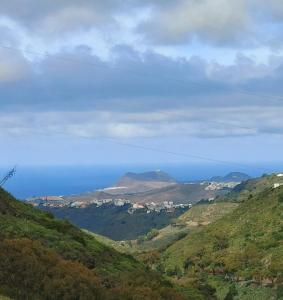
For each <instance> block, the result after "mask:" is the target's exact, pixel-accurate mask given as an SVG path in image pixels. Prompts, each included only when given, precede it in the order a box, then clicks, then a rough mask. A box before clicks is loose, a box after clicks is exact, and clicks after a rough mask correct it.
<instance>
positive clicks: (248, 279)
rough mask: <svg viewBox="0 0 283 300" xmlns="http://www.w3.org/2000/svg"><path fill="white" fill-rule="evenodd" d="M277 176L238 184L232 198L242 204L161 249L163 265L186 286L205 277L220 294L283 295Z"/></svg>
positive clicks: (282, 203)
mask: <svg viewBox="0 0 283 300" xmlns="http://www.w3.org/2000/svg"><path fill="white" fill-rule="evenodd" d="M275 180H276V181H277V180H278V178H275V176H270V177H263V178H260V179H257V180H250V181H248V182H246V183H244V184H242V185H241V186H240V187H237V189H235V190H234V191H233V192H232V193H231V195H230V197H228V198H227V200H230V201H237V202H241V204H240V205H239V206H238V207H237V208H236V209H234V210H233V211H232V212H230V213H228V214H226V215H225V216H224V217H222V218H220V219H218V220H216V221H215V222H213V223H211V224H209V225H207V226H203V227H199V228H198V229H196V230H195V231H193V232H191V233H189V234H188V235H187V236H186V237H184V238H183V239H181V240H179V241H177V242H175V243H173V244H172V245H171V246H170V247H168V248H167V249H166V250H165V251H164V252H163V253H161V258H160V266H159V268H160V269H163V270H164V271H165V273H166V274H167V275H168V276H170V277H171V278H172V279H173V281H177V282H179V283H181V284H183V285H184V286H186V285H188V284H190V283H191V282H193V281H194V280H199V278H202V279H205V281H206V282H208V283H210V284H212V285H214V286H215V287H216V288H217V292H218V298H219V299H224V298H225V296H227V297H232V294H234V296H235V297H234V299H266V300H267V299H280V297H283V292H282V290H283V289H282V283H283V187H279V188H276V189H273V188H272V187H271V186H273V183H274V181H275ZM188 213H189V212H188ZM227 294H228V295H227ZM236 294H237V295H236ZM225 299H226V298H225ZM227 299H233V297H232V298H227Z"/></svg>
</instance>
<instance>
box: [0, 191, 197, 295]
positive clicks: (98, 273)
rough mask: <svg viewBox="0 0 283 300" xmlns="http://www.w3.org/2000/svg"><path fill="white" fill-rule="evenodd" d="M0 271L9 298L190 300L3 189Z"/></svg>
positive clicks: (139, 266) (138, 265) (0, 283)
mask: <svg viewBox="0 0 283 300" xmlns="http://www.w3.org/2000/svg"><path fill="white" fill-rule="evenodd" d="M0 269H1V274H0V295H3V296H7V297H10V298H12V299H21V300H22V299H115V300H116V299H192V297H191V296H190V295H188V294H186V296H183V295H181V293H180V292H178V291H176V290H175V289H174V288H173V286H172V284H171V283H169V282H168V281H166V280H164V279H162V278H161V277H160V276H159V275H158V274H157V273H156V272H153V271H149V270H148V269H147V268H146V267H145V266H144V265H143V264H142V263H139V262H138V261H136V260H135V259H134V258H132V257H131V256H129V255H126V254H121V253H118V252H117V251H115V250H114V249H112V248H110V247H108V246H105V245H103V244H101V243H100V242H98V241H97V240H96V239H95V238H94V237H92V236H91V235H89V234H87V233H84V232H82V231H81V230H79V229H77V228H76V227H74V226H73V225H71V224H70V223H69V222H67V221H60V220H57V219H55V218H53V216H52V215H51V214H48V213H46V212H43V211H39V210H37V209H34V208H33V207H31V206H29V205H26V204H24V203H21V202H19V201H17V200H15V199H14V198H13V197H12V196H11V195H9V194H8V193H6V192H5V191H4V190H2V189H1V190H0ZM193 291H194V289H193ZM197 292H198V291H197ZM192 293H193V292H192ZM200 293H201V291H200Z"/></svg>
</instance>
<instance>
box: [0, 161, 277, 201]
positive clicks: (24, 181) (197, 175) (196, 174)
mask: <svg viewBox="0 0 283 300" xmlns="http://www.w3.org/2000/svg"><path fill="white" fill-rule="evenodd" d="M261 167H262V169H258V166H254V165H251V166H247V167H246V168H237V167H235V166H234V167H231V166H226V165H214V164H205V165H204V164H201V165H195V164H194V165H188V164H184V165H182V164H174V165H172V164H171V165H169V164H168V165H166V164H164V165H153V164H151V165H142V166H141V165H117V166H101V165H97V166H48V167H47V166H36V167H35V166H18V168H17V173H16V175H15V176H14V177H13V178H11V179H10V180H9V181H8V182H7V183H6V185H5V189H6V190H8V191H9V192H11V193H12V194H13V195H14V196H16V197H17V198H19V199H25V198H27V197H32V196H46V195H58V196H59V195H72V194H79V193H83V192H88V191H93V190H96V189H100V188H105V187H109V186H112V185H113V184H114V183H115V182H116V181H117V180H118V179H119V177H121V176H122V175H123V174H124V173H126V172H146V171H153V170H157V169H160V170H162V171H165V172H167V173H169V174H170V175H171V176H173V177H174V178H175V179H176V180H178V181H180V182H189V181H196V180H203V179H209V178H210V177H212V176H216V175H221V176H223V175H226V174H227V173H229V172H232V171H240V172H244V173H247V174H248V175H250V176H260V175H262V174H263V173H269V172H275V171H282V170H283V163H281V164H265V167H264V165H262V166H261ZM8 170H9V167H6V168H3V167H2V168H0V175H1V176H2V177H3V176H4V175H5V173H6V172H7V171H8ZM2 177H1V178H2Z"/></svg>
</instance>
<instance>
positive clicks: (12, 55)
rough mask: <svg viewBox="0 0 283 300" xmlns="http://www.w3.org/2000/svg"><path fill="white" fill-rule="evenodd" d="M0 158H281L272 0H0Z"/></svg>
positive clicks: (66, 161) (280, 19)
mask: <svg viewBox="0 0 283 300" xmlns="http://www.w3.org/2000/svg"><path fill="white" fill-rule="evenodd" d="M0 8H1V9H0V139H1V144H0V146H1V147H0V165H1V166H8V165H14V164H19V165H93V164H110V165H111V164H126V163H127V164H129V163H132V164H148V163H160V164H161V163H190V162H193V163H205V162H211V161H214V162H217V161H219V163H227V164H231V165H232V164H233V163H236V164H237V163H244V164H255V163H262V162H271V163H274V162H278V163H280V162H283V159H282V151H281V150H282V148H283V140H282V136H283V135H282V133H283V120H282V115H283V93H282V92H283V85H282V82H283V2H282V1H280V0H270V1H268V3H267V1H264V0H214V1H210V0H175V1H168V0H162V1H161V0H154V1H152V0H143V1H141V0H103V1H97V0H81V1H74V0H68V1H67V0H60V1H50V0H41V1H36V0H24V1H23V0H21V1H19V0H10V1H6V0H0Z"/></svg>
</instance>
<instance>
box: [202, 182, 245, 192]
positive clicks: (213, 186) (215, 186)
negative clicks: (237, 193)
mask: <svg viewBox="0 0 283 300" xmlns="http://www.w3.org/2000/svg"><path fill="white" fill-rule="evenodd" d="M203 184H207V182H205V183H203ZM238 184H239V182H233V181H231V182H209V183H208V186H207V187H205V190H206V191H218V190H223V189H233V188H234V187H235V186H236V185H238Z"/></svg>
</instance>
